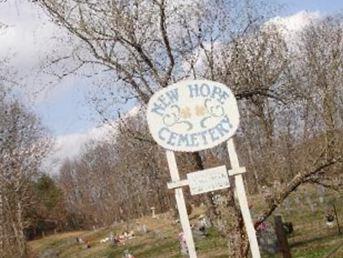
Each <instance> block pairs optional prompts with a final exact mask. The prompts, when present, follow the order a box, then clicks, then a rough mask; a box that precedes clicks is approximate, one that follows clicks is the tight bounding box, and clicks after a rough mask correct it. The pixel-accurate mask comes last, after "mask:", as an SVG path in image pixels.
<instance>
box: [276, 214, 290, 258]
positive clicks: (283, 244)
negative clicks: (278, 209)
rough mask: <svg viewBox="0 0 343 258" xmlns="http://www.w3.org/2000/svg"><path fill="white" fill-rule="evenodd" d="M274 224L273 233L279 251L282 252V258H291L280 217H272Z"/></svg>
mask: <svg viewBox="0 0 343 258" xmlns="http://www.w3.org/2000/svg"><path fill="white" fill-rule="evenodd" d="M274 222H275V232H276V237H277V240H278V243H279V250H280V251H281V252H282V256H283V258H291V257H292V255H291V250H290V248H289V245H288V240H287V236H286V233H285V230H284V228H283V222H282V218H281V216H280V215H276V216H275V217H274Z"/></svg>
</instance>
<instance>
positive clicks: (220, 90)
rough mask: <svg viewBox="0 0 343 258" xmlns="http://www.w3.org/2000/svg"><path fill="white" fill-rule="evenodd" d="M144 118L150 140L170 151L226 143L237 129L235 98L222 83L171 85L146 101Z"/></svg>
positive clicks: (188, 149) (186, 82)
mask: <svg viewBox="0 0 343 258" xmlns="http://www.w3.org/2000/svg"><path fill="white" fill-rule="evenodd" d="M147 119H148V125H149V129H150V132H151V134H152V137H153V138H154V140H155V141H156V142H157V143H158V144H159V145H161V146H162V147H164V148H166V149H169V150H174V151H188V152H193V151H200V150H205V149H209V148H212V147H214V146H216V145H218V144H220V143H222V142H224V141H226V140H228V139H229V138H230V137H231V136H232V135H233V134H234V133H235V132H236V130H237V128H238V124H239V112H238V106H237V102H236V99H235V97H234V95H233V94H232V92H231V90H230V89H229V88H228V87H227V86H225V85H224V84H221V83H218V82H213V81H207V80H192V81H181V82H178V83H175V84H172V85H170V86H168V87H166V88H164V89H162V90H160V91H158V92H156V93H155V94H154V95H153V96H152V97H151V99H150V101H149V104H148V109H147Z"/></svg>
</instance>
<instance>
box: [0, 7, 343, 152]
mask: <svg viewBox="0 0 343 258" xmlns="http://www.w3.org/2000/svg"><path fill="white" fill-rule="evenodd" d="M275 1H276V3H278V4H284V5H285V6H284V8H283V9H281V10H280V13H279V14H278V15H279V16H282V17H286V16H292V15H293V16H294V15H295V14H296V13H299V12H301V11H305V10H306V11H309V12H319V13H320V15H326V14H330V13H336V12H342V11H343V0H301V1H297V0H275ZM296 21H298V20H296ZM0 22H3V23H6V24H7V25H9V27H8V29H7V30H6V31H5V32H0V58H2V57H5V56H12V61H11V65H12V67H13V68H14V69H15V70H17V71H18V76H17V77H16V79H17V80H18V82H19V83H20V84H22V85H23V87H22V88H21V90H20V92H21V95H22V99H23V100H24V101H25V102H26V103H27V105H30V106H31V108H32V109H33V110H34V111H35V112H36V113H37V114H38V115H39V116H40V117H41V119H42V122H43V124H44V125H45V126H46V127H47V128H48V129H49V130H50V132H51V133H52V135H53V136H55V137H56V139H57V141H59V143H60V146H59V147H60V148H62V151H63V152H65V154H64V156H68V153H67V151H66V149H63V146H68V148H69V149H70V148H72V146H73V145H72V144H71V141H73V139H74V140H75V139H76V140H75V141H78V144H79V145H80V144H81V143H84V142H85V140H86V139H87V137H88V136H89V135H90V134H93V133H94V132H95V131H94V130H95V129H96V128H97V126H99V120H100V118H99V117H98V116H97V115H96V113H95V112H94V107H93V106H91V105H89V101H88V98H89V91H91V90H92V89H93V87H92V79H89V78H86V77H81V76H79V75H75V76H71V77H68V78H67V79H64V80H62V81H59V82H56V81H54V80H52V77H51V76H49V75H43V76H42V74H41V73H38V71H39V70H40V67H41V66H42V65H44V63H45V60H46V59H45V58H46V56H47V55H49V54H50V53H51V52H52V51H59V52H61V53H62V54H63V51H66V52H67V50H68V46H67V45H66V44H63V43H64V42H60V41H58V40H56V39H55V38H54V37H55V35H59V34H63V33H65V32H64V31H63V29H60V28H57V26H56V25H54V24H52V23H51V22H50V21H49V20H48V18H47V17H46V15H45V14H44V13H43V12H42V11H40V10H38V9H37V8H36V6H34V5H33V4H32V3H29V2H28V1H24V0H12V1H7V2H5V3H1V1H0ZM293 22H294V21H293ZM96 79H99V78H96ZM51 81H54V83H51ZM51 85H52V86H51ZM32 92H35V93H36V94H32ZM121 108H122V110H123V111H125V110H129V109H130V108H132V105H131V106H125V107H121ZM113 113H115V112H113ZM86 136H87V137H86ZM66 143H68V144H69V145H68V144H66ZM76 145H77V144H75V146H76ZM75 148H76V149H77V148H78V147H77V146H76V147H75ZM73 151H74V153H75V150H73Z"/></svg>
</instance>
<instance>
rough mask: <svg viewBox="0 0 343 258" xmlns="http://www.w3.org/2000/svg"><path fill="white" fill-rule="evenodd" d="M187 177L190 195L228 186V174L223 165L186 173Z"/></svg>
mask: <svg viewBox="0 0 343 258" xmlns="http://www.w3.org/2000/svg"><path fill="white" fill-rule="evenodd" d="M187 179H188V182H189V188H190V191H191V195H195V194H201V193H207V192H211V191H215V190H220V189H225V188H229V187H230V182H229V176H228V173H227V169H226V167H225V166H220V167H215V168H210V169H205V170H200V171H196V172H192V173H188V174H187Z"/></svg>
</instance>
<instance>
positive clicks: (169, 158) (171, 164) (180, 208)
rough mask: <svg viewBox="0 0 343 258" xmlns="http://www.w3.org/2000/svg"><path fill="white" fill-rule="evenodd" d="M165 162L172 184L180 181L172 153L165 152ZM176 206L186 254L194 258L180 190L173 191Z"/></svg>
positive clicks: (193, 247) (194, 254)
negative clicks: (186, 249)
mask: <svg viewBox="0 0 343 258" xmlns="http://www.w3.org/2000/svg"><path fill="white" fill-rule="evenodd" d="M166 154H167V161H168V166H169V171H170V176H171V179H172V181H173V182H176V181H179V180H180V175H179V170H178V169H177V164H176V160H175V155H174V152H173V151H169V150H167V151H166ZM175 198H176V204H177V208H178V211H179V216H180V222H181V226H182V230H183V233H184V234H185V238H186V244H187V248H188V254H189V257H190V258H196V257H197V254H196V252H195V246H194V240H193V235H192V230H191V226H190V224H189V220H188V214H187V209H186V203H185V198H184V196H183V191H182V188H176V189H175Z"/></svg>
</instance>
